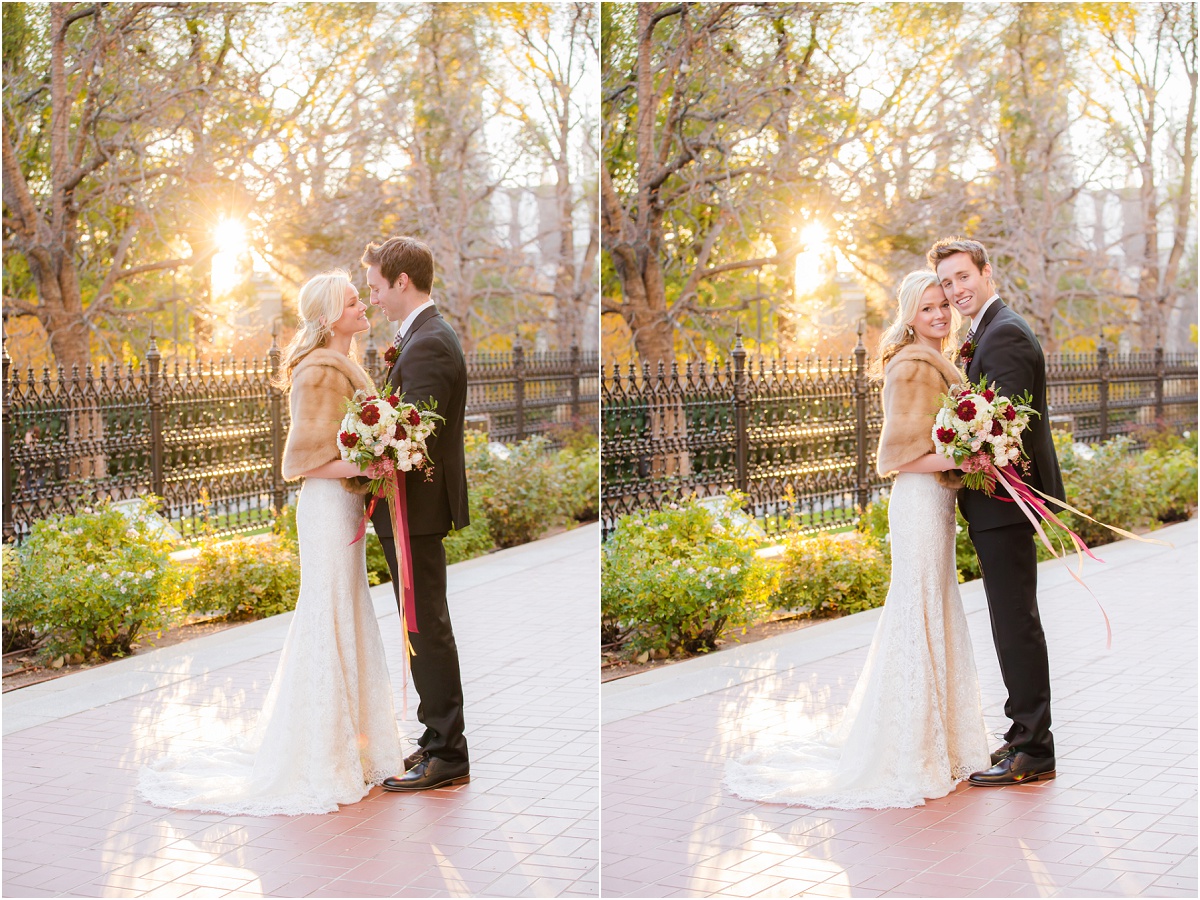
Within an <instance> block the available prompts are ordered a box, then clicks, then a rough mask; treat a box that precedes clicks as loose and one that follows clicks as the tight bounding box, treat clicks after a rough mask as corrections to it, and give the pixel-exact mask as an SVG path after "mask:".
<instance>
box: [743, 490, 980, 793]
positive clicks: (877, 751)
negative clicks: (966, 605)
mask: <svg viewBox="0 0 1200 900" xmlns="http://www.w3.org/2000/svg"><path fill="white" fill-rule="evenodd" d="M954 500H955V493H954V491H952V490H950V489H948V488H945V487H943V486H941V485H940V484H938V483H937V481H936V480H935V479H934V476H933V475H925V474H915V473H904V472H902V473H900V474H899V475H898V476H897V477H896V482H895V486H894V487H893V489H892V494H891V500H890V502H889V504H888V522H889V526H890V531H891V550H892V580H891V584H890V586H889V588H888V593H887V599H886V601H885V603H884V608H883V612H882V614H881V615H880V618H879V622H878V624H877V626H876V629H875V635H874V638H873V639H872V641H871V648H870V651H869V652H868V654H867V662H866V665H865V666H864V668H863V671H862V674H861V675H860V676H859V680H858V683H857V684H856V685H855V688H854V692H853V693H852V695H851V698H850V702H849V704H848V705H847V707H846V710H845V712H844V714H843V717H842V720H841V724H840V725H839V726H838V727H837V728H835V729H834V730H833V731H832V732H826V733H817V734H813V735H810V736H808V737H807V738H804V739H799V740H789V741H784V742H780V743H778V744H776V745H774V746H765V747H760V748H758V749H755V750H753V751H751V752H749V753H747V754H745V755H744V756H742V757H741V758H740V759H737V760H731V761H730V762H729V763H728V766H727V769H726V776H725V785H726V787H727V789H728V790H729V791H730V792H732V793H734V794H736V795H738V796H739V797H744V798H746V799H750V800H761V801H767V802H773V803H787V804H793V805H797V806H808V807H812V808H815V809H824V808H834V809H860V808H871V809H884V808H889V807H911V806H921V805H923V804H924V802H925V800H926V799H932V798H936V797H943V796H945V795H946V794H948V793H950V792H951V791H952V790H954V786H955V784H957V783H958V782H959V781H962V780H964V779H965V778H966V777H967V776H968V775H970V774H971V773H972V772H975V771H979V770H980V769H984V768H987V766H988V765H990V763H989V762H988V759H989V755H988V746H987V734H986V732H985V730H984V725H983V714H982V710H981V708H980V699H979V679H978V676H977V675H976V671H975V658H974V655H973V652H972V649H971V636H970V633H969V631H968V629H967V619H966V614H965V613H964V612H963V608H962V599H961V597H960V595H959V591H958V578H957V575H956V572H955V563H954V525H955V523H954Z"/></svg>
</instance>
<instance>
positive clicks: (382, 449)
mask: <svg viewBox="0 0 1200 900" xmlns="http://www.w3.org/2000/svg"><path fill="white" fill-rule="evenodd" d="M440 421H443V419H442V417H441V416H439V415H438V414H437V413H435V412H434V411H433V409H432V408H431V407H428V406H426V407H418V406H414V405H413V404H412V403H405V402H404V401H403V400H402V399H400V397H398V396H397V395H395V394H391V395H389V396H387V397H383V396H379V395H377V394H368V393H367V392H366V391H363V390H358V391H355V392H354V396H353V397H351V398H350V399H349V400H347V401H346V415H345V417H344V418H343V419H342V424H341V431H340V433H339V434H338V450H339V451H340V452H341V456H342V459H344V460H346V461H347V462H352V463H354V464H355V465H356V466H358V467H359V468H360V469H362V470H363V471H364V472H365V471H366V470H367V469H369V468H370V467H371V466H372V465H375V466H376V471H377V472H379V473H380V475H379V476H378V477H376V478H373V479H372V480H371V483H370V485H369V488H370V492H371V493H372V494H377V493H379V492H380V491H381V490H382V491H383V495H384V496H385V497H388V498H389V499H390V498H391V497H392V489H393V486H394V484H395V479H393V478H392V477H391V476H392V475H393V474H394V473H395V472H411V471H413V470H414V469H415V470H418V471H421V472H424V473H425V475H426V477H429V476H430V475H431V474H432V472H433V464H432V463H431V462H430V461H429V452H428V450H426V448H425V441H426V440H427V439H428V438H429V436H430V435H432V434H433V432H434V429H435V428H436V427H437V423H438V422H440ZM376 464H377V465H376Z"/></svg>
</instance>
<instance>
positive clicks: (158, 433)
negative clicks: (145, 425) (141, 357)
mask: <svg viewBox="0 0 1200 900" xmlns="http://www.w3.org/2000/svg"><path fill="white" fill-rule="evenodd" d="M146 364H147V366H148V368H149V370H150V379H149V382H148V384H147V387H148V388H149V405H150V493H152V494H154V496H156V497H162V496H163V427H162V373H161V366H162V354H161V353H159V352H158V342H157V341H155V340H154V332H153V330H152V331H151V332H150V349H148V350H147V351H146ZM164 505H165V502H164Z"/></svg>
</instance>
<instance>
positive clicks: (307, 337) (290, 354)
mask: <svg viewBox="0 0 1200 900" xmlns="http://www.w3.org/2000/svg"><path fill="white" fill-rule="evenodd" d="M348 287H353V285H352V284H351V283H350V276H349V275H348V274H347V273H346V270H345V269H331V270H330V271H328V272H322V273H321V274H320V275H314V276H313V277H312V278H310V279H308V281H306V282H305V283H304V287H302V288H300V295H299V296H298V297H297V298H296V309H297V312H299V313H300V327H299V328H298V329H297V330H296V334H295V336H294V337H293V338H292V340H291V343H289V344H288V345H287V348H286V349H285V350H284V351H283V361H282V364H281V373H280V380H281V382H282V384H283V385H287V384H289V383H290V382H291V380H292V370H293V369H295V368H296V365H297V364H298V363H299V362H300V360H302V359H304V357H305V356H307V355H308V354H309V353H311V352H312V351H313V350H315V349H316V348H317V347H324V346H325V345H326V344H328V343H329V337H330V335H331V334H333V329H332V327H331V326H332V325H333V323H334V322H336V321H337V320H338V319H340V318H341V317H342V313H343V312H345V309H346V288H348Z"/></svg>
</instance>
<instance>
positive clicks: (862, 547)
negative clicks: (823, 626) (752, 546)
mask: <svg viewBox="0 0 1200 900" xmlns="http://www.w3.org/2000/svg"><path fill="white" fill-rule="evenodd" d="M784 547H785V549H784V553H783V558H782V560H781V561H780V571H779V584H778V587H777V588H776V589H775V592H774V594H772V596H771V606H772V607H773V608H775V609H789V610H797V611H801V612H804V613H807V614H808V615H814V616H815V615H828V614H841V613H855V612H861V611H862V610H864V609H872V608H874V607H876V606H882V605H883V601H884V598H885V597H886V596H887V586H888V577H889V572H888V563H887V561H886V560H885V559H884V554H883V552H882V551H881V550H880V549H879V547H878V546H876V544H875V542H874V541H873V540H871V539H870V538H867V537H865V536H863V535H861V534H856V533H854V532H851V533H848V534H843V535H833V534H816V535H812V536H811V537H810V536H807V535H803V534H798V533H797V534H792V535H789V536H788V538H787V540H786V542H785V544H784Z"/></svg>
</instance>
